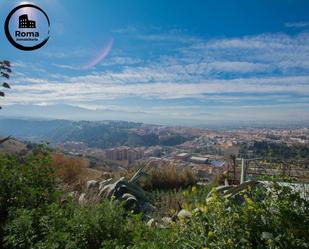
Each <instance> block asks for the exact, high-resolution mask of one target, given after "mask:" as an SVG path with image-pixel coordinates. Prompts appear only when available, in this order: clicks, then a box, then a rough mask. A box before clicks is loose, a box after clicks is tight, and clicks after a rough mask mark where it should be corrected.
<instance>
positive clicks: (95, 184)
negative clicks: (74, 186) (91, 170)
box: [86, 180, 99, 191]
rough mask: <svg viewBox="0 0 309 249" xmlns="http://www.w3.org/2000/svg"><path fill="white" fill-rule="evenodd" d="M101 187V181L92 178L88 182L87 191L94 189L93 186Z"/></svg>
mask: <svg viewBox="0 0 309 249" xmlns="http://www.w3.org/2000/svg"><path fill="white" fill-rule="evenodd" d="M98 187H99V182H98V181H96V180H90V181H88V182H87V183H86V189H87V191H88V190H90V189H92V188H98Z"/></svg>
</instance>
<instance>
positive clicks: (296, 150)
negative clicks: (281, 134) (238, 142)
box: [240, 141, 309, 159]
mask: <svg viewBox="0 0 309 249" xmlns="http://www.w3.org/2000/svg"><path fill="white" fill-rule="evenodd" d="M248 151H253V154H254V155H256V156H258V157H273V158H280V159H309V146H308V145H293V146H288V145H287V144H285V143H273V142H267V141H255V142H254V143H253V144H252V145H250V146H249V145H246V144H243V145H242V146H241V150H240V153H241V154H244V155H246V154H247V152H248Z"/></svg>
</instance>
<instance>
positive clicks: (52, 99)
mask: <svg viewBox="0 0 309 249" xmlns="http://www.w3.org/2000/svg"><path fill="white" fill-rule="evenodd" d="M29 2H30V3H35V4H37V5H38V6H40V7H42V8H43V9H44V10H45V11H46V12H47V14H48V15H49V18H50V20H51V37H50V40H49V41H48V43H47V44H46V45H45V46H44V47H43V48H41V49H39V50H36V51H31V52H23V51H19V50H17V49H16V48H14V47H12V45H10V44H9V42H8V41H7V40H6V38H5V36H4V34H3V29H0V37H1V39H0V49H1V57H3V59H9V60H11V61H12V64H13V70H14V74H13V77H12V90H10V91H9V92H7V97H6V98H4V99H2V100H1V105H2V106H3V110H1V115H2V116H31V117H45V118H46V117H48V118H66V119H90V120H104V119H118V120H132V121H143V122H146V123H159V124H177V125H204V124H205V125H207V124H208V123H218V124H221V123H229V122H244V121H250V122H262V123H263V122H265V123H267V122H277V123H282V122H291V121H295V120H297V121H299V122H307V121H309V108H308V107H309V59H308V58H309V2H308V1H300V0H293V1H292V0H281V1H279V0H267V1H266V0H255V1H253V0H252V1H248V0H246V1H245V0H243V1H236V0H235V1H232V0H216V1H207V0H204V1H197V0H195V1H194V0H193V1H181V0H178V1H172V0H156V1H150V0H149V1H146V0H144V1H142V0H139V1H138V0H131V1H125V0H123V1H119V0H105V1H102V0H100V1H99V0H92V1H91V2H89V1H78V0H61V1H60V0H41V1H29ZM18 3H20V1H11V0H10V1H8V0H6V1H5V0H2V1H0V25H1V26H3V23H4V20H5V17H6V16H7V14H8V13H9V11H10V10H11V9H12V8H13V7H14V6H15V5H17V4H18ZM100 55H101V56H100Z"/></svg>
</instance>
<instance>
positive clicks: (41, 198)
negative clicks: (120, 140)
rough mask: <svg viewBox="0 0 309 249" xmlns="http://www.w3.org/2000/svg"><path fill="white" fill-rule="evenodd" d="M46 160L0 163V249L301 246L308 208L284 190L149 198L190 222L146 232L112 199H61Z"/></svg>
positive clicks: (41, 152)
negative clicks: (178, 210) (178, 208)
mask: <svg viewBox="0 0 309 249" xmlns="http://www.w3.org/2000/svg"><path fill="white" fill-rule="evenodd" d="M49 161H50V156H49V150H48V148H47V147H46V146H39V147H36V148H35V149H34V151H33V153H32V154H30V155H29V156H28V157H27V158H19V159H18V158H15V157H10V156H3V155H2V156H0V184H1V185H0V205H1V206H0V208H1V216H0V217H1V220H0V222H1V224H0V248H4V249H12V248H18V249H28V248H29V249H30V248H31V249H56V248H57V249H73V248H74V249H79V248H80V249H82V248H83V249H103V248H108V249H115V248H118V249H124V248H128V249H142V248H151V249H161V248H175V249H189V248H190V249H192V248H196V249H203V248H215V249H219V248H220V249H225V248H269V249H274V248H278V249H279V248H280V249H281V248H300V249H302V248H308V247H309V243H308V234H309V215H308V214H309V202H308V200H305V199H303V198H302V197H301V196H300V195H299V194H298V193H296V192H293V191H292V190H291V189H290V188H289V187H284V186H279V185H277V184H274V185H273V186H272V187H271V188H268V189H266V188H254V189H251V188H250V187H248V188H246V189H241V191H240V192H239V191H238V192H237V193H238V194H239V195H241V196H242V199H243V201H242V202H237V200H234V199H233V198H230V199H229V198H224V197H223V196H220V195H219V194H218V193H217V192H216V191H212V196H211V198H210V199H209V200H208V201H206V197H207V194H208V192H209V191H210V188H209V187H208V186H205V187H200V188H196V187H191V188H188V189H186V190H182V191H181V190H178V191H177V190H174V191H165V192H164V193H162V192H160V191H156V192H155V194H154V196H152V198H154V199H152V200H156V202H158V203H163V202H166V201H167V200H168V201H170V203H171V205H174V204H176V203H177V204H178V200H179V201H180V202H181V205H182V208H185V209H187V210H189V211H190V212H191V213H192V216H191V217H190V218H187V219H185V218H181V217H180V218H179V219H178V220H177V219H175V215H174V217H173V219H172V220H170V221H169V223H168V224H167V225H166V226H162V227H161V228H159V227H148V226H147V225H146V224H145V222H144V221H143V220H142V215H133V214H130V213H127V211H125V209H124V207H123V203H122V202H120V201H118V200H107V199H105V200H103V201H102V202H101V203H98V204H94V205H88V206H79V205H77V204H76V203H75V202H74V201H73V200H72V199H66V200H63V199H62V198H61V195H60V193H59V192H58V189H59V185H58V183H57V179H55V178H54V175H55V174H53V171H52V170H51V169H50V168H49V167H48V166H47V165H49ZM137 176H138V175H136V176H135V177H134V178H133V179H132V182H130V183H131V184H133V182H135V180H136V179H137V178H138V177H137ZM164 196H167V197H164ZM173 203H174V204H173ZM153 204H155V205H156V204H157V203H153ZM168 208H169V207H162V209H161V210H163V209H164V210H167V209H168ZM157 212H160V210H158V211H157ZM161 214H162V215H170V216H172V214H169V213H168V212H165V213H161ZM159 217H160V215H157V218H158V219H159ZM161 217H162V216H161ZM163 227H164V228H163Z"/></svg>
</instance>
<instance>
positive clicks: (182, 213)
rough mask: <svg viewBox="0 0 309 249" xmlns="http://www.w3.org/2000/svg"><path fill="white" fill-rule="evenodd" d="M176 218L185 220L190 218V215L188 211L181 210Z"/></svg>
mask: <svg viewBox="0 0 309 249" xmlns="http://www.w3.org/2000/svg"><path fill="white" fill-rule="evenodd" d="M177 216H178V218H183V219H187V218H190V217H191V216H192V213H191V212H190V211H188V210H185V209H182V210H180V211H179V213H178V214H177Z"/></svg>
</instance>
